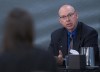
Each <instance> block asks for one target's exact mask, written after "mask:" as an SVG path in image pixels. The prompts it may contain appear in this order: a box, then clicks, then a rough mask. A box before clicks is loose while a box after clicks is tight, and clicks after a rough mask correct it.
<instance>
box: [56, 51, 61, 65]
mask: <svg viewBox="0 0 100 72" xmlns="http://www.w3.org/2000/svg"><path fill="white" fill-rule="evenodd" d="M56 59H57V63H58V64H60V65H62V64H63V54H62V52H61V50H59V55H58V56H56Z"/></svg>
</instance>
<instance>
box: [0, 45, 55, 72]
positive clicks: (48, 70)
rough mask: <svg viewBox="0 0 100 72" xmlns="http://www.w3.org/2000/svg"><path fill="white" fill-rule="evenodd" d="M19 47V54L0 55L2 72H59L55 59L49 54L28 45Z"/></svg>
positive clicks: (0, 70)
mask: <svg viewBox="0 0 100 72" xmlns="http://www.w3.org/2000/svg"><path fill="white" fill-rule="evenodd" d="M19 47H20V48H21V49H19V50H17V52H9V51H8V52H4V53H2V54H0V72H57V68H56V63H55V60H54V57H53V56H52V55H51V54H50V53H49V52H47V51H44V50H41V49H39V48H30V47H29V48H27V47H28V46H26V45H21V46H19ZM23 51H24V52H23Z"/></svg>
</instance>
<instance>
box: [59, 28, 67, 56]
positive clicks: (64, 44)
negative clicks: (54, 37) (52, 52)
mask: <svg viewBox="0 0 100 72" xmlns="http://www.w3.org/2000/svg"><path fill="white" fill-rule="evenodd" d="M60 49H61V51H62V53H63V55H64V56H65V55H67V51H68V48H67V30H66V29H65V28H64V29H63V30H62V35H61V44H60Z"/></svg>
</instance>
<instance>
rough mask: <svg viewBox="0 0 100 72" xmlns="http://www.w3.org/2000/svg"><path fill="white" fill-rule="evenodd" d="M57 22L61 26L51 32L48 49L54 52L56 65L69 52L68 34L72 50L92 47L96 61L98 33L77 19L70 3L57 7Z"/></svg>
mask: <svg viewBox="0 0 100 72" xmlns="http://www.w3.org/2000/svg"><path fill="white" fill-rule="evenodd" d="M58 14H59V22H60V24H61V25H62V26H63V27H62V28H60V29H57V30H56V31H54V32H53V33H52V34H51V42H50V46H49V49H50V50H51V51H52V53H53V54H54V56H55V58H56V60H57V63H58V65H64V58H65V56H66V55H68V54H69V50H70V42H71V41H70V35H72V38H73V48H72V49H74V50H76V51H78V52H80V48H81V47H93V48H94V53H95V60H96V62H97V61H98V57H99V56H98V55H99V48H98V33H97V31H96V30H95V29H94V28H92V27H90V26H88V25H86V24H84V23H82V22H79V21H78V14H77V11H76V10H75V8H74V7H73V6H71V5H68V4H66V5H63V6H61V7H60V9H59V12H58Z"/></svg>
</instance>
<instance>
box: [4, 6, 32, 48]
mask: <svg viewBox="0 0 100 72" xmlns="http://www.w3.org/2000/svg"><path fill="white" fill-rule="evenodd" d="M5 24H6V27H5V28H6V29H5V34H4V49H5V50H9V49H14V48H16V46H17V44H20V43H23V42H25V43H27V44H29V45H30V46H32V42H33V33H34V32H33V31H34V30H33V25H32V24H33V21H32V17H31V15H30V14H29V13H28V12H27V11H25V10H23V9H20V8H15V9H13V10H12V11H11V12H10V13H9V15H8V17H7V19H6V22H5Z"/></svg>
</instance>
